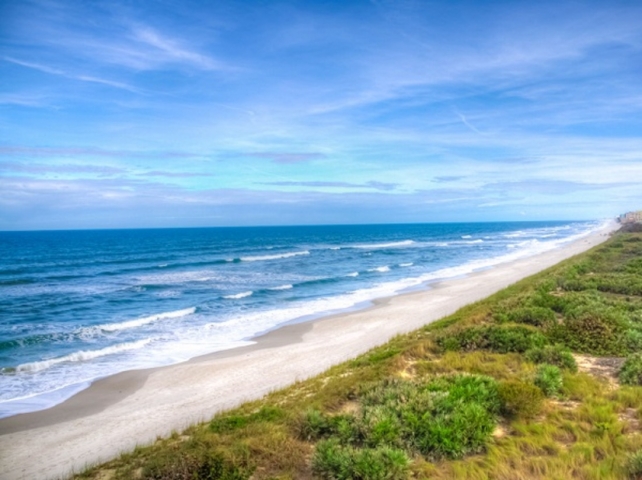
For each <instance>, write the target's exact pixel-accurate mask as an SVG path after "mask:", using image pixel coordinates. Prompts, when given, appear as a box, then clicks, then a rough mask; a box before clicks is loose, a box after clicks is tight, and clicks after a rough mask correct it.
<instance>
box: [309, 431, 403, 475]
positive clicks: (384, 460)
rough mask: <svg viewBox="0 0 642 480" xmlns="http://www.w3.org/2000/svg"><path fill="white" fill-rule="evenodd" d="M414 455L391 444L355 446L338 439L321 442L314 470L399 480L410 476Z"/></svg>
mask: <svg viewBox="0 0 642 480" xmlns="http://www.w3.org/2000/svg"><path fill="white" fill-rule="evenodd" d="M409 464H410V459H409V458H408V456H407V455H406V453H405V452H403V451H402V450H398V449H393V448H389V447H378V448H355V447H351V446H344V445H341V444H340V443H339V442H338V441H337V440H336V439H330V440H324V441H322V442H319V443H318V444H317V447H316V449H315V452H314V456H313V458H312V470H313V472H314V473H315V474H316V475H318V476H319V477H321V478H327V479H336V480H344V479H345V480H397V479H405V478H407V477H408V466H409Z"/></svg>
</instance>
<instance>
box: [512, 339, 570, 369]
mask: <svg viewBox="0 0 642 480" xmlns="http://www.w3.org/2000/svg"><path fill="white" fill-rule="evenodd" d="M524 356H525V357H526V359H527V360H529V361H531V362H533V363H548V364H550V365H555V366H557V367H559V368H563V369H566V370H569V371H571V372H577V362H575V358H573V354H572V353H571V351H570V350H569V349H568V348H566V347H565V346H564V345H559V344H557V345H545V346H544V347H537V348H532V349H530V350H528V351H526V353H525V354H524Z"/></svg>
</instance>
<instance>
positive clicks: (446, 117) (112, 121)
mask: <svg viewBox="0 0 642 480" xmlns="http://www.w3.org/2000/svg"><path fill="white" fill-rule="evenodd" d="M0 79H1V81H0V230H34V229H36V230H37V229H76V228H137V227H144V228H146V227H194V226H237V225H238V226H241V225H290V224H334V223H339V224H343V223H410V222H470V221H503V220H506V221H513V220H570V219H577V220H583V219H597V218H606V217H613V216H616V215H617V214H619V213H622V212H625V211H628V210H635V209H640V208H642V186H641V183H642V182H641V179H642V3H641V2H639V1H638V0H635V1H617V0H612V1H609V2H604V1H579V0H577V1H566V0H561V1H560V0H558V1H554V2H547V1H537V2H534V1H532V0H529V1H523V2H522V1H513V0H498V1H493V0H485V1H479V0H478V1H472V0H471V1H465V0H462V1H459V0H436V1H429V0H425V1H412V0H408V1H406V0H395V1H388V0H373V1H352V0H344V1H320V0H317V1H311V0H308V1H253V0H243V1H238V2H237V1H230V0H219V1H195V0H158V1H154V0H149V1H145V2H135V1H131V0H119V1H110V0H107V1H92V2H84V1H77V0H74V1H65V0H60V1H58V0H21V1H9V0H0Z"/></svg>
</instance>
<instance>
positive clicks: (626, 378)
mask: <svg viewBox="0 0 642 480" xmlns="http://www.w3.org/2000/svg"><path fill="white" fill-rule="evenodd" d="M619 379H620V383H623V384H625V385H642V353H634V354H633V355H629V356H628V357H627V359H626V360H625V361H624V364H623V365H622V368H621V369H620V373H619Z"/></svg>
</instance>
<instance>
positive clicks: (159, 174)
mask: <svg viewBox="0 0 642 480" xmlns="http://www.w3.org/2000/svg"><path fill="white" fill-rule="evenodd" d="M137 175H138V176H141V177H167V178H198V177H213V176H214V174H213V173H207V172H166V171H162V170H152V171H149V172H141V173H138V174H137Z"/></svg>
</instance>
